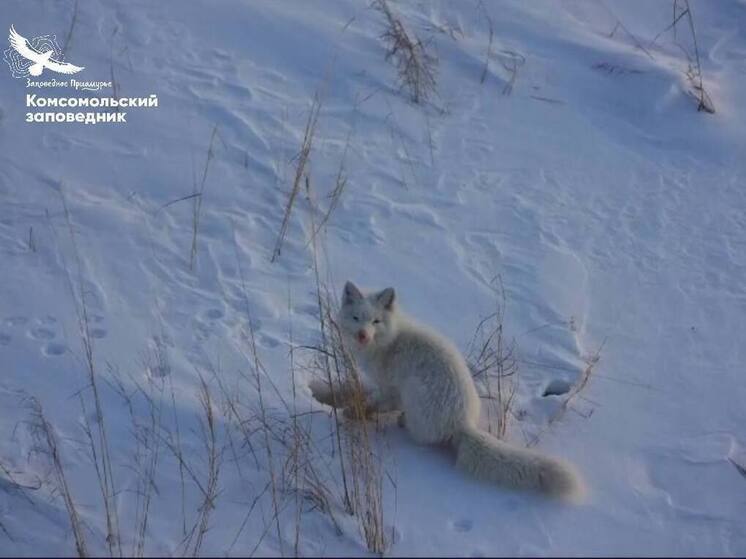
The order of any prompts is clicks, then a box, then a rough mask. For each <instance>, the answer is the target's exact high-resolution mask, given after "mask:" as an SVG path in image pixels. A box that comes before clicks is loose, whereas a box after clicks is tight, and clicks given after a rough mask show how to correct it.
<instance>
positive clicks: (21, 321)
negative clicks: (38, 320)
mask: <svg viewBox="0 0 746 559" xmlns="http://www.w3.org/2000/svg"><path fill="white" fill-rule="evenodd" d="M27 322H28V318H26V317H25V316H9V317H8V318H6V319H5V324H6V325H8V326H11V327H14V326H24V325H25V324H26V323H27Z"/></svg>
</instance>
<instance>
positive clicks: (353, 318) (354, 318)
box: [352, 316, 360, 322]
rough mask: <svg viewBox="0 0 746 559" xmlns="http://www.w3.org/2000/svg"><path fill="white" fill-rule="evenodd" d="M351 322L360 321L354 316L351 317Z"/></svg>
mask: <svg viewBox="0 0 746 559" xmlns="http://www.w3.org/2000/svg"><path fill="white" fill-rule="evenodd" d="M352 320H354V321H355V322H357V321H358V320H360V319H359V318H358V317H356V316H353V317H352Z"/></svg>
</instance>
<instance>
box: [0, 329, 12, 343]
mask: <svg viewBox="0 0 746 559" xmlns="http://www.w3.org/2000/svg"><path fill="white" fill-rule="evenodd" d="M10 340H11V337H10V334H6V333H5V332H0V345H8V344H9V343H10Z"/></svg>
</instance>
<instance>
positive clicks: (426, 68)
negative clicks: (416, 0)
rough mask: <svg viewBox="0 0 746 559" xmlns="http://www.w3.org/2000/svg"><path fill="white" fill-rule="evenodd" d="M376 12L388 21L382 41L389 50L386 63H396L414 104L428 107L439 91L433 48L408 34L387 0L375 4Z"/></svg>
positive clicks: (379, 0)
mask: <svg viewBox="0 0 746 559" xmlns="http://www.w3.org/2000/svg"><path fill="white" fill-rule="evenodd" d="M372 6H373V8H374V9H375V10H377V11H379V12H380V13H381V14H382V15H383V16H384V18H385V20H386V29H385V31H384V32H383V33H382V34H381V40H382V41H383V43H384V45H385V46H386V60H390V61H392V62H393V64H394V66H396V69H397V72H398V73H399V83H400V87H401V88H402V89H405V90H407V92H408V93H409V97H410V99H411V100H412V102H414V103H418V104H419V103H424V102H425V101H427V100H428V99H429V98H430V97H431V96H432V95H433V94H434V93H435V91H436V86H437V80H436V75H437V69H438V59H437V57H436V56H435V55H434V54H433V53H432V52H431V51H430V48H429V45H428V44H426V43H423V42H422V40H420V38H419V37H417V36H416V35H415V34H414V33H413V32H411V31H410V30H408V29H407V28H406V27H405V25H404V23H403V22H402V20H401V18H400V17H399V16H398V15H397V14H396V13H394V11H393V10H392V9H391V6H389V4H388V2H387V1H386V0H375V1H374V2H373V4H372Z"/></svg>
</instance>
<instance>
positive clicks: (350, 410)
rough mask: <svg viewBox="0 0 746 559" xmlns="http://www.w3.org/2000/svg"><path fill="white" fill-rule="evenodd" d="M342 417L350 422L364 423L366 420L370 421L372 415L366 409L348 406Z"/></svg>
mask: <svg viewBox="0 0 746 559" xmlns="http://www.w3.org/2000/svg"><path fill="white" fill-rule="evenodd" d="M342 415H344V417H345V419H350V420H352V421H365V420H366V419H370V416H371V415H372V414H371V412H370V410H368V409H367V408H361V407H360V406H348V407H346V408H345V409H344V411H343V412H342Z"/></svg>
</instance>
